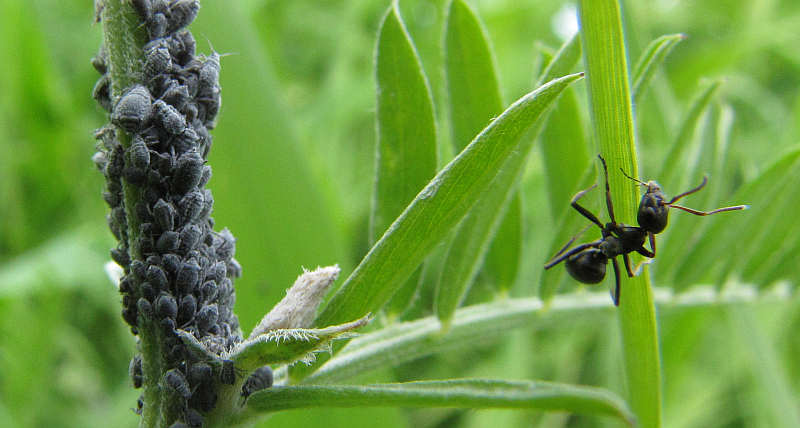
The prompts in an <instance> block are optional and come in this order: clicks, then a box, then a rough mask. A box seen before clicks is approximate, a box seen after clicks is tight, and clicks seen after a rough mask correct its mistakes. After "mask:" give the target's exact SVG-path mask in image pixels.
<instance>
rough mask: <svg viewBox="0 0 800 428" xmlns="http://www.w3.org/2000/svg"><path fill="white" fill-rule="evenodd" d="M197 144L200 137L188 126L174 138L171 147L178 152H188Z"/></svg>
mask: <svg viewBox="0 0 800 428" xmlns="http://www.w3.org/2000/svg"><path fill="white" fill-rule="evenodd" d="M199 142H200V137H199V136H198V135H197V132H195V130H194V129H192V128H191V127H190V126H187V127H186V128H183V131H181V133H180V134H178V135H176V136H175V138H174V139H173V140H172V145H173V146H174V147H175V149H176V150H177V151H178V152H188V151H190V150H195V148H196V147H197V145H198V143H199Z"/></svg>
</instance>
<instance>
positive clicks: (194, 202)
mask: <svg viewBox="0 0 800 428" xmlns="http://www.w3.org/2000/svg"><path fill="white" fill-rule="evenodd" d="M203 201H204V198H203V193H202V192H200V191H199V190H193V191H191V192H189V193H187V194H186V195H185V196H184V197H183V198H181V200H180V202H178V205H179V206H180V208H181V215H182V216H183V222H184V223H191V222H193V221H195V220H196V219H197V217H198V215H199V214H200V212H201V211H202V210H203Z"/></svg>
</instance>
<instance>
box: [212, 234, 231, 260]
mask: <svg viewBox="0 0 800 428" xmlns="http://www.w3.org/2000/svg"><path fill="white" fill-rule="evenodd" d="M217 236H219V238H221V239H219V240H218V241H217V245H216V247H215V248H214V251H216V253H217V256H218V257H219V258H221V259H223V260H228V259H230V258H231V257H233V255H234V253H235V252H236V238H234V237H233V234H232V233H231V231H230V230H228V228H227V227H226V228H224V229H222V230H221V231H220V232H219V234H218V235H217Z"/></svg>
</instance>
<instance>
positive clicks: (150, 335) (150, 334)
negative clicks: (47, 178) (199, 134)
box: [98, 0, 166, 427]
mask: <svg viewBox="0 0 800 428" xmlns="http://www.w3.org/2000/svg"><path fill="white" fill-rule="evenodd" d="M98 1H103V10H102V15H101V21H102V23H103V41H104V44H105V47H106V51H107V53H108V70H109V71H108V72H109V74H110V76H111V99H112V102H115V101H116V100H117V99H119V97H120V96H121V95H122V93H123V92H124V91H125V89H126V88H128V87H130V86H132V85H133V84H135V83H137V82H138V81H139V80H140V79H141V76H142V67H143V62H144V61H143V57H144V54H143V49H142V47H143V46H144V44H145V43H146V42H147V32H146V30H145V29H144V27H143V26H142V25H141V23H140V19H139V17H138V16H137V14H136V11H135V10H133V8H132V7H131V4H130V2H127V1H124V0H98ZM116 135H117V139H118V140H119V142H120V144H122V147H124V148H128V147H130V145H131V136H130V135H129V134H128V133H126V132H125V131H124V130H122V129H121V128H117V129H116ZM126 162H127V161H126ZM122 190H123V194H124V197H125V214H126V216H127V220H128V228H127V229H128V235H127V236H128V248H129V251H130V256H131V259H132V260H142V259H143V256H142V253H141V250H140V248H139V239H138V237H139V225H140V224H141V219H140V218H139V217H138V216H137V215H136V210H135V209H134V207H135V206H136V204H137V202H139V201H140V200H142V196H143V195H142V192H141V190H140V189H139V188H137V187H136V186H134V185H132V184H130V183H128V182H126V181H124V180H123V183H122ZM139 341H140V342H139V348H140V351H141V353H142V372H143V374H144V378H145V382H144V384H143V388H144V394H143V395H144V403H145V405H144V408H143V411H142V419H141V422H140V425H141V426H144V427H155V426H158V421H159V420H160V419H161V418H160V414H161V412H160V407H161V406H159V405H157V404H158V403H160V402H162V401H163V398H164V397H162V394H161V390H160V388H159V387H158V381H157V380H158V379H160V378H161V375H162V373H163V367H164V359H163V356H164V355H165V354H166V350H165V349H162V348H163V346H162V344H163V342H164V341H163V338H162V337H161V332H160V329H159V328H158V326H156V325H154V323H152V322H150V323H147V324H143V325H141V326H140V329H139Z"/></svg>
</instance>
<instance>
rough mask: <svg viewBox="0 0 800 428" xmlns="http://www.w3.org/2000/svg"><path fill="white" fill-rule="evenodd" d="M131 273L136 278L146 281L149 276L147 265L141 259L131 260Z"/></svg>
mask: <svg viewBox="0 0 800 428" xmlns="http://www.w3.org/2000/svg"><path fill="white" fill-rule="evenodd" d="M131 273H133V275H134V276H136V279H138V280H140V281H144V280H145V278H146V277H147V265H146V264H144V262H143V261H141V260H133V261H131Z"/></svg>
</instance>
